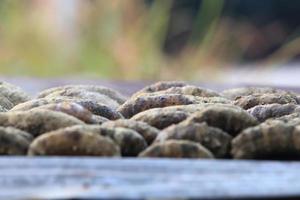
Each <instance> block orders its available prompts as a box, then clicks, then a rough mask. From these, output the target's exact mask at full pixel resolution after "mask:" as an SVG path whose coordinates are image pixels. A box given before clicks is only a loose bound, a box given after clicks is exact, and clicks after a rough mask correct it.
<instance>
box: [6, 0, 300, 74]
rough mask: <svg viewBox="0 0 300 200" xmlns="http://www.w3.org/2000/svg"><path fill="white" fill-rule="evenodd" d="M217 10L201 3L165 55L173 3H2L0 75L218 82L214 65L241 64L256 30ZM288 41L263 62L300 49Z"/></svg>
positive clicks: (215, 4)
mask: <svg viewBox="0 0 300 200" xmlns="http://www.w3.org/2000/svg"><path fill="white" fill-rule="evenodd" d="M62 2H64V3H62ZM223 6H224V1H223V0H203V1H202V3H201V9H200V11H199V12H198V13H197V17H196V20H195V23H194V25H193V27H194V28H193V32H192V33H191V37H190V39H189V42H188V43H187V45H185V47H184V49H183V51H180V53H179V54H177V55H175V56H168V55H166V54H165V53H164V52H163V44H164V41H165V39H166V36H167V35H166V34H167V27H168V24H169V20H170V13H171V12H170V10H171V8H172V0H163V1H160V0H157V1H152V2H151V3H148V4H145V2H144V1H141V0H110V1H100V0H99V1H97V0H64V1H60V0H28V1H18V0H1V2H0V22H1V23H0V72H1V74H2V75H3V74H5V75H22V76H40V77H48V76H87V77H100V78H112V79H124V80H133V79H197V80H200V79H208V78H209V79H217V78H218V76H219V74H218V73H217V72H218V69H219V67H220V66H222V67H224V66H225V67H226V66H230V65H234V64H236V63H238V62H239V61H240V59H241V57H242V54H243V52H244V51H245V50H246V49H247V48H249V45H248V43H249V41H251V40H252V39H253V37H252V32H251V31H253V30H255V29H254V28H253V27H251V26H250V25H249V24H246V23H233V22H232V21H230V20H227V19H226V18H222V17H220V16H221V13H222V8H223ZM58 8H59V9H58ZM195 38H196V39H198V40H197V41H198V42H195V41H196V40H195ZM247 42H248V43H247ZM294 42H296V43H297V44H298V43H299V39H297V37H296V38H293V39H291V41H287V45H284V46H282V47H281V48H280V49H279V50H278V51H276V52H275V53H274V55H270V56H269V57H268V58H267V59H265V60H263V63H268V64H270V65H272V64H274V63H275V61H276V62H278V61H286V60H289V58H290V57H291V56H294V55H295V54H297V53H299V52H300V51H299V47H300V45H296V44H295V43H294ZM240 44H245V45H244V46H243V45H240ZM274 56H275V57H274ZM278 58H280V59H278ZM207 74H209V76H208V75H207ZM211 74H213V76H212V75H211Z"/></svg>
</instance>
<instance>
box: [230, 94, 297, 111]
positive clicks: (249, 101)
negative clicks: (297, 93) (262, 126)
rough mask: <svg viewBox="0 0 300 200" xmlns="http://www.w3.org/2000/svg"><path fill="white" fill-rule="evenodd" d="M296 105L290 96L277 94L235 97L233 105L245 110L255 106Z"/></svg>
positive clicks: (293, 98)
mask: <svg viewBox="0 0 300 200" xmlns="http://www.w3.org/2000/svg"><path fill="white" fill-rule="evenodd" d="M273 103H278V104H298V102H297V99H296V98H295V97H294V96H292V95H288V94H286V95H278V94H255V95H249V96H242V97H237V98H236V99H235V101H234V104H235V105H237V106H240V107H241V108H243V109H245V110H247V109H249V108H252V107H254V106H256V105H265V104H273Z"/></svg>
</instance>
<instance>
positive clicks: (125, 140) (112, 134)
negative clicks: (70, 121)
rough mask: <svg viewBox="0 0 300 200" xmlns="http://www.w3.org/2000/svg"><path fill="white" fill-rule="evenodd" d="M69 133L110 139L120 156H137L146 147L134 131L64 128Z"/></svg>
mask: <svg viewBox="0 0 300 200" xmlns="http://www.w3.org/2000/svg"><path fill="white" fill-rule="evenodd" d="M66 129H67V130H70V131H82V132H93V133H97V134H99V135H101V136H105V137H109V138H111V139H112V140H113V141H114V142H115V143H116V144H117V145H119V147H120V150H121V154H122V156H137V155H138V153H140V152H141V151H143V150H144V149H145V148H146V147H147V143H146V141H145V139H144V138H143V137H142V136H141V135H140V134H139V133H137V132H136V131H134V130H131V129H127V128H113V129H110V128H104V127H102V126H99V125H78V126H73V127H68V128H66Z"/></svg>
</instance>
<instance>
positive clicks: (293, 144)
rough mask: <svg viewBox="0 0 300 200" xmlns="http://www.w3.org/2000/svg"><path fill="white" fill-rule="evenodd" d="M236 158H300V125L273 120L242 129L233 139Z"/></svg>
mask: <svg viewBox="0 0 300 200" xmlns="http://www.w3.org/2000/svg"><path fill="white" fill-rule="evenodd" d="M231 154H232V155H233V157H234V158H235V159H268V160H289V159H296V160H299V159H300V127H299V126H297V127H295V126H292V125H289V124H286V123H284V122H282V121H279V120H272V121H269V122H265V123H262V124H260V125H258V126H255V127H251V128H248V129H246V130H244V131H242V132H241V133H240V134H239V135H238V136H237V137H236V138H234V139H233V141H232V150H231Z"/></svg>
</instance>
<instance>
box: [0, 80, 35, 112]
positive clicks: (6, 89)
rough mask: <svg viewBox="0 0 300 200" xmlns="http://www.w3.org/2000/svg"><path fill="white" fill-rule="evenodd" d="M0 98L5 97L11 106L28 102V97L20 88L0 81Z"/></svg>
mask: <svg viewBox="0 0 300 200" xmlns="http://www.w3.org/2000/svg"><path fill="white" fill-rule="evenodd" d="M0 96H1V97H2V96H4V97H6V98H7V99H8V100H9V101H10V102H11V103H12V104H13V105H17V104H19V103H22V102H25V101H29V100H30V96H29V95H28V94H26V93H25V92H24V91H23V90H22V89H21V88H19V87H17V86H14V85H12V84H10V83H7V82H4V81H0ZM8 109H9V108H8Z"/></svg>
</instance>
